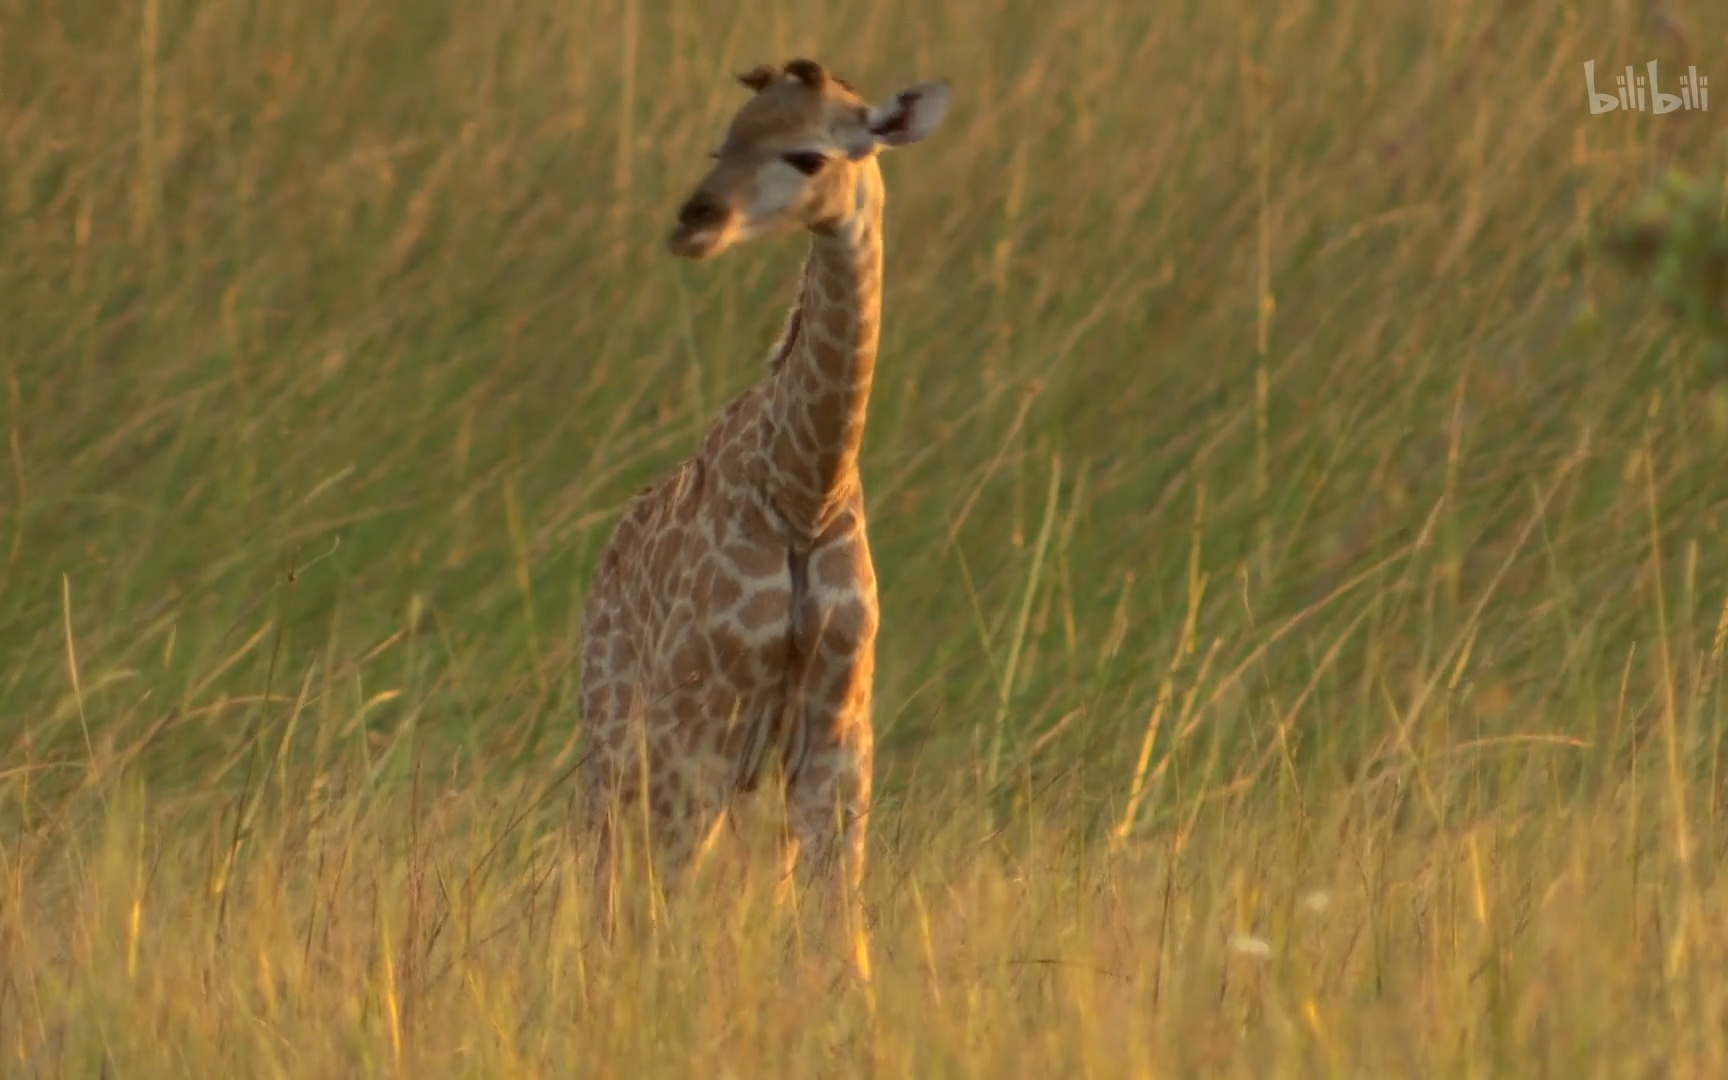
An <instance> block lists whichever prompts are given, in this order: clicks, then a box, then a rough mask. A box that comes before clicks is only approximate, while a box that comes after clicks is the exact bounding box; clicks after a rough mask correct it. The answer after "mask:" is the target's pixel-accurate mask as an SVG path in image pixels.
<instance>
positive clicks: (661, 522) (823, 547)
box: [580, 59, 948, 900]
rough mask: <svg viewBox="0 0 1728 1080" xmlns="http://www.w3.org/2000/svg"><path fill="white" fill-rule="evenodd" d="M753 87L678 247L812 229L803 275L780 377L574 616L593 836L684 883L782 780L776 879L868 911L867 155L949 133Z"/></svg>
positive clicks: (872, 294)
mask: <svg viewBox="0 0 1728 1080" xmlns="http://www.w3.org/2000/svg"><path fill="white" fill-rule="evenodd" d="M738 81H739V82H740V83H742V84H743V85H744V86H745V87H746V88H747V89H749V90H750V91H752V95H751V97H750V98H749V100H748V101H746V102H745V103H744V105H743V106H742V107H741V108H740V109H739V110H738V112H737V113H736V114H735V116H734V117H733V118H732V120H731V123H730V124H729V125H728V127H727V130H726V134H725V138H724V140H723V141H722V143H721V145H720V147H719V149H718V150H717V151H716V152H715V153H714V164H713V166H712V168H710V169H709V171H708V173H707V175H705V176H704V177H703V178H702V179H701V180H700V181H699V182H698V183H697V184H696V186H695V188H694V190H693V191H692V192H691V194H690V195H689V197H688V198H687V199H686V200H685V201H684V203H683V204H682V206H681V207H680V209H679V211H678V214H677V221H676V224H675V226H674V227H673V229H672V231H671V233H670V235H669V236H668V238H667V246H668V248H669V249H670V250H671V252H672V253H673V254H675V255H678V256H681V257H685V258H690V259H709V258H713V257H715V256H717V255H719V254H721V253H722V252H724V251H725V250H727V249H728V248H730V247H732V246H733V245H735V244H738V243H740V242H744V241H747V240H750V239H753V238H756V237H761V236H768V235H775V234H780V233H785V232H791V231H795V230H799V229H802V230H805V231H807V232H808V233H809V236H810V240H809V243H810V250H809V256H808V258H807V259H806V260H805V263H804V271H803V276H802V281H801V284H800V286H799V290H798V294H797V300H796V302H795V303H794V305H793V307H792V310H791V312H790V314H789V315H788V317H787V321H786V327H785V331H784V333H783V334H782V336H781V339H780V341H779V342H778V343H777V344H776V345H775V346H774V347H773V349H772V350H771V351H770V353H769V358H768V364H767V368H768V370H767V374H766V376H765V377H764V378H763V380H762V381H761V382H759V383H757V384H756V385H754V386H752V387H751V388H750V389H748V390H746V391H745V392H744V393H742V394H740V395H739V396H738V397H737V398H736V399H734V400H733V401H732V402H731V403H730V404H728V405H727V406H726V408H725V409H724V410H723V411H722V412H721V414H720V416H719V417H718V418H717V419H716V420H715V421H714V423H713V424H712V426H710V427H709V429H708V430H707V432H706V433H705V435H704V436H703V438H702V441H701V445H700V448H699V449H698V451H697V452H696V454H694V455H693V456H692V457H690V458H688V459H686V460H685V461H684V462H682V463H681V464H680V465H678V466H677V467H676V468H675V469H673V470H672V471H671V473H670V474H669V475H667V476H665V477H664V478H662V479H661V480H660V481H658V482H657V483H655V484H653V485H652V486H650V487H648V488H646V489H644V490H643V491H641V492H640V493H639V494H637V495H636V496H635V497H634V498H633V499H632V500H630V502H629V503H628V504H627V505H626V507H625V508H624V511H623V513H622V516H621V518H620V520H619V522H618V524H617V526H616V527H615V530H614V532H613V534H612V537H611V539H610V541H609V542H608V544H607V546H606V548H605V549H604V550H603V552H602V553H601V556H600V561H599V565H598V567H597V569H596V571H595V573H594V577H593V580H592V582H591V584H590V587H589V592H588V599H587V604H586V607H585V609H584V612H583V618H582V638H583V641H582V678H581V691H580V708H581V718H580V723H581V725H582V728H583V734H584V742H585V745H584V746H583V748H582V750H581V753H583V754H584V755H585V756H586V762H585V764H584V766H583V777H582V783H583V791H582V798H583V801H584V805H585V812H584V823H585V824H586V826H587V830H586V832H587V837H588V840H589V842H590V843H591V844H592V845H593V850H594V853H595V856H596V863H597V872H598V880H599V882H600V883H601V884H602V885H603V886H604V887H608V888H610V887H611V885H612V884H613V880H612V873H611V871H612V870H613V869H615V868H616V867H617V866H618V865H619V863H618V851H619V848H620V845H621V844H623V843H624V842H625V840H626V838H627V837H633V838H634V843H633V844H632V849H633V851H634V852H635V853H636V854H637V855H638V856H642V855H647V856H651V857H652V859H653V861H654V865H655V869H656V871H657V875H658V877H659V879H660V880H661V881H662V882H674V881H676V880H677V877H678V875H679V873H680V872H681V871H682V870H683V869H684V868H685V867H686V866H688V864H689V863H690V861H691V860H692V859H693V858H694V857H695V856H696V855H697V854H698V853H699V852H700V851H702V850H703V849H704V848H705V847H706V846H707V845H708V844H709V843H710V842H711V841H712V840H713V838H714V837H715V836H716V835H717V833H718V830H719V827H720V825H721V822H722V820H723V818H724V816H725V814H726V811H727V809H728V806H729V804H730V803H731V800H732V799H733V797H734V796H735V795H737V794H738V793H741V792H748V791H751V790H754V789H755V788H756V787H757V786H758V784H759V783H760V782H761V780H762V779H763V777H764V776H765V775H766V774H767V773H768V772H769V770H770V767H771V766H772V765H773V764H774V763H775V762H778V765H779V775H780V778H781V781H782V783H783V785H784V787H783V793H784V796H785V806H786V819H787V820H786V829H785V841H784V845H783V849H782V861H781V867H780V869H781V871H782V873H783V874H784V875H790V874H791V873H793V872H794V871H800V870H801V871H803V872H804V874H801V875H800V876H808V875H809V874H810V872H813V871H814V872H818V874H817V876H819V877H822V878H825V879H826V880H828V881H830V882H832V883H834V884H836V885H838V886H840V887H841V888H842V889H843V890H844V892H845V894H846V897H847V898H848V899H853V900H855V898H856V891H857V886H858V885H859V883H860V881H861V879H862V876H863V871H864V839H865V831H866V827H867V814H868V812H869V808H870V791H871V771H872V763H873V738H872V732H871V717H870V705H871V684H872V677H873V672H874V665H875V643H876V630H877V625H878V608H877V599H876V576H875V571H874V569H873V567H872V564H871V560H870V547H869V542H868V539H867V537H866V535H865V519H864V493H863V486H862V483H861V480H860V477H859V474H858V454H859V448H860V445H861V443H862V440H863V435H864V423H865V411H866V406H867V403H868V401H869V397H870V384H871V379H872V376H873V373H874V368H875V362H876V348H877V341H878V337H879V331H880V320H881V294H882V211H883V188H882V174H881V171H880V169H879V168H878V165H877V160H876V155H877V153H878V152H879V151H881V150H884V149H889V148H894V147H900V146H906V145H910V144H912V143H915V142H918V141H920V140H922V139H923V138H925V137H926V136H928V135H929V134H930V133H931V132H932V131H934V130H935V128H936V127H937V125H938V124H939V123H940V122H941V119H942V117H943V114H944V112H945V111H946V108H947V102H948V85H947V83H946V82H945V81H935V82H925V83H919V84H917V85H914V86H911V87H909V88H907V89H905V90H902V91H900V92H899V93H898V94H895V95H894V96H892V97H890V98H888V99H886V100H885V101H883V102H880V103H876V104H872V103H871V102H869V101H866V100H865V99H863V98H862V97H860V96H859V95H858V94H857V92H856V91H854V90H853V88H852V87H851V86H850V85H849V84H847V83H846V82H845V81H844V80H842V79H839V78H836V77H834V76H833V75H831V74H830V73H829V72H828V71H827V70H826V69H825V68H824V67H822V65H820V64H818V63H816V62H815V61H811V60H804V59H799V60H793V61H790V62H788V63H787V64H785V65H784V66H775V65H761V66H759V67H757V68H755V69H753V70H751V71H749V72H747V73H745V74H742V75H740V76H738ZM781 880H782V881H786V880H788V878H787V877H782V879H781Z"/></svg>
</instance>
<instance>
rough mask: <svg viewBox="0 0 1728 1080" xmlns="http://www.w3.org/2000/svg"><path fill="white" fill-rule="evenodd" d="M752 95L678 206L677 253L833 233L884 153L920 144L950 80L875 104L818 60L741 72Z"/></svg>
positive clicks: (706, 253)
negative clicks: (770, 236) (798, 232)
mask: <svg viewBox="0 0 1728 1080" xmlns="http://www.w3.org/2000/svg"><path fill="white" fill-rule="evenodd" d="M738 81H739V82H741V83H743V84H744V85H745V86H746V87H748V88H749V89H750V90H752V91H754V92H755V93H754V96H753V97H752V98H751V99H750V100H749V101H748V102H746V103H745V105H744V107H743V108H742V109H740V110H738V114H737V115H736V116H734V117H733V118H732V123H731V126H730V127H728V128H727V130H726V137H725V140H724V141H723V142H722V143H721V144H720V148H719V149H718V150H716V151H715V152H714V155H713V156H714V167H713V168H712V169H710V170H709V171H708V175H707V176H704V177H703V178H702V180H701V181H700V182H699V183H698V184H697V185H696V189H695V191H693V192H692V193H691V195H690V197H689V198H688V199H686V200H685V201H684V204H683V206H682V207H680V208H679V210H678V223H677V225H676V226H675V227H674V228H673V230H672V235H671V236H670V237H669V238H668V240H667V246H668V247H669V248H671V250H672V253H673V254H675V255H682V256H684V257H686V258H692V259H706V258H709V257H711V256H714V255H718V254H720V252H722V251H724V250H726V249H727V248H729V247H731V246H732V245H733V244H736V243H738V242H739V241H741V240H748V239H750V238H752V237H756V236H761V235H764V234H767V233H774V232H781V231H785V230H788V229H795V228H806V229H814V230H817V231H827V230H831V229H833V228H834V227H835V226H836V225H838V224H839V223H841V222H843V221H845V220H846V219H847V218H849V217H851V216H852V215H853V214H855V213H857V212H858V211H859V210H861V209H863V206H862V203H863V200H864V199H865V198H866V197H867V189H866V188H864V187H862V186H861V182H863V181H864V180H865V179H866V178H868V177H872V176H874V175H876V174H875V168H876V164H875V157H876V153H877V151H879V150H885V149H890V148H892V147H897V146H907V145H910V144H911V143H915V142H918V141H919V140H920V139H923V138H924V137H925V136H927V135H929V134H930V132H932V131H934V130H935V129H936V125H937V124H938V123H940V122H941V120H942V115H943V113H944V112H945V111H946V110H947V107H948V83H947V81H946V80H937V81H934V82H924V83H918V84H917V85H915V86H911V87H908V88H907V89H905V90H902V91H900V92H899V93H898V94H896V95H894V96H893V97H892V98H890V99H888V100H887V101H885V102H882V103H879V104H875V105H872V104H871V103H870V102H868V101H865V100H864V99H863V98H861V97H859V96H858V94H857V92H856V91H854V90H853V89H852V87H851V86H849V85H847V83H846V82H845V81H843V80H841V79H838V78H836V77H834V76H833V75H831V74H829V73H828V71H827V70H826V69H825V68H823V67H822V65H820V64H818V63H816V62H815V61H813V60H793V61H791V62H790V63H788V64H787V65H786V66H785V67H784V68H779V67H774V66H772V65H769V64H764V65H762V66H760V67H757V68H756V69H754V70H753V71H750V72H748V73H746V74H744V75H740V76H738Z"/></svg>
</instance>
